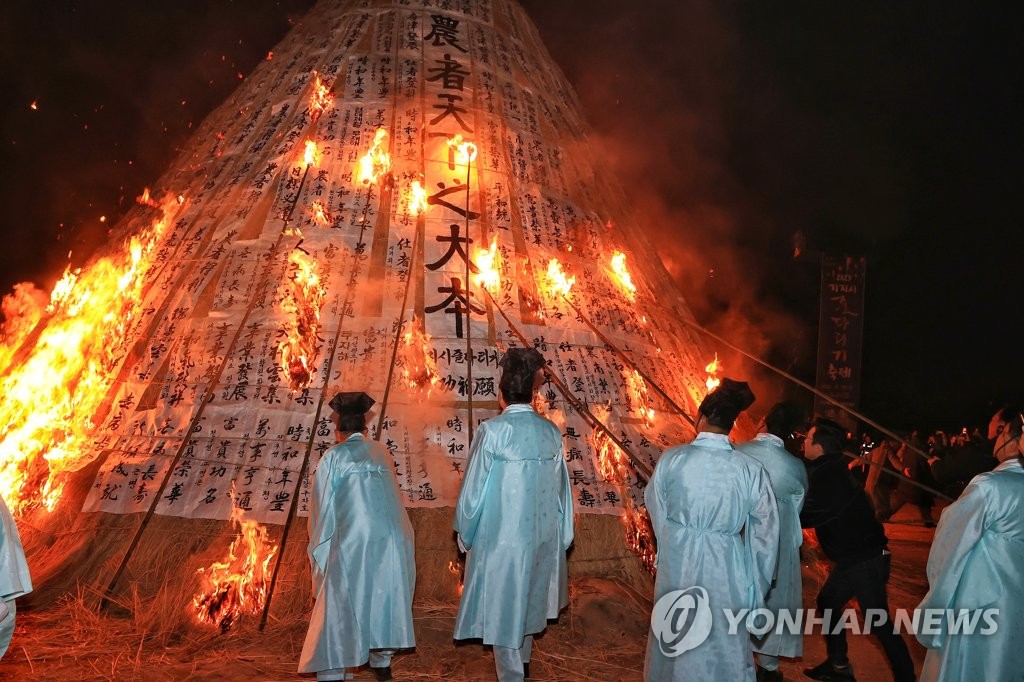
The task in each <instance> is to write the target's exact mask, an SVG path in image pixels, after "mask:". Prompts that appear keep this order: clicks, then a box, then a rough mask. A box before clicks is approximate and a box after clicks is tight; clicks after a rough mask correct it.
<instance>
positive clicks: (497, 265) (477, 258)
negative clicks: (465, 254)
mask: <svg viewBox="0 0 1024 682" xmlns="http://www.w3.org/2000/svg"><path fill="white" fill-rule="evenodd" d="M473 262H474V263H476V266H477V267H478V268H479V269H480V272H479V273H478V274H476V275H474V277H473V282H474V283H475V284H476V285H477V286H482V287H483V288H484V289H487V291H489V292H491V293H492V294H496V293H498V287H500V286H501V272H500V270H501V255H500V254H499V253H498V235H494V238H493V239H491V248H489V249H480V248H478V249H477V250H476V253H475V254H474V256H473Z"/></svg>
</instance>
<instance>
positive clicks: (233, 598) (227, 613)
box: [192, 507, 277, 632]
mask: <svg viewBox="0 0 1024 682" xmlns="http://www.w3.org/2000/svg"><path fill="white" fill-rule="evenodd" d="M231 522H232V523H233V524H234V525H235V527H236V528H238V537H237V538H235V539H234V540H233V541H232V543H231V546H230V547H229V548H228V556H227V558H226V559H225V560H224V561H215V562H213V563H212V564H211V565H210V567H209V568H200V569H199V570H198V571H197V574H198V575H199V576H200V579H201V583H202V585H201V587H200V590H199V594H197V595H195V596H194V597H193V598H192V606H193V613H194V614H195V618H196V620H197V621H198V622H200V623H204V624H207V625H213V626H216V627H219V628H220V629H221V632H227V630H228V629H229V628H230V627H231V625H232V624H233V623H234V622H235V621H236V620H237V619H238V617H239V616H241V615H242V614H247V615H256V614H257V613H259V612H260V611H261V610H262V609H263V606H264V604H266V601H267V587H268V586H269V585H270V570H269V566H270V560H271V559H273V558H274V555H275V554H276V553H277V545H276V544H273V543H272V542H271V541H270V534H269V533H268V532H267V529H266V527H265V526H263V525H261V524H259V523H257V522H256V521H244V520H243V519H242V510H241V508H240V507H234V508H233V509H232V510H231Z"/></svg>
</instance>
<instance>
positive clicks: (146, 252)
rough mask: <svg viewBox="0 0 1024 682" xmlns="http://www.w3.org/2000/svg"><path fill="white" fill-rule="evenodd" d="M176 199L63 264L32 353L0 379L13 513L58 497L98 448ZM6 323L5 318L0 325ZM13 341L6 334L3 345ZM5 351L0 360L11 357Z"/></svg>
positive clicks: (3, 459)
mask: <svg viewBox="0 0 1024 682" xmlns="http://www.w3.org/2000/svg"><path fill="white" fill-rule="evenodd" d="M177 206H178V202H177V201H176V200H175V199H174V197H170V196H169V197H167V198H165V199H164V200H163V201H162V202H161V204H160V216H159V217H158V218H156V219H155V220H154V221H153V222H152V223H151V224H150V225H149V226H148V227H146V228H145V229H143V230H140V231H139V232H138V233H137V234H136V235H134V236H132V237H131V239H130V240H128V241H127V242H125V244H124V249H123V250H122V251H121V252H119V253H115V254H112V255H109V256H105V257H102V258H98V259H97V260H95V261H94V262H93V263H92V264H91V265H89V266H88V268H87V269H85V270H83V271H82V272H80V273H79V272H77V271H75V272H72V271H71V270H70V269H69V270H67V271H65V273H64V277H63V278H62V279H61V281H60V282H58V284H57V286H56V287H54V290H53V293H52V294H51V303H50V307H49V308H48V313H49V315H50V317H49V320H48V321H47V324H46V326H45V328H44V329H42V330H41V331H40V333H39V337H38V339H37V340H36V341H35V343H34V344H33V347H32V350H31V352H29V353H28V354H26V356H25V357H23V358H19V359H18V362H17V364H15V365H11V366H9V369H8V371H7V374H6V375H4V376H3V377H2V378H0V395H3V401H2V402H0V495H2V496H3V497H4V499H5V500H6V501H7V504H8V506H10V507H11V509H12V511H14V512H15V513H16V514H21V513H23V512H24V511H26V510H27V509H29V508H33V507H37V506H43V507H46V508H47V509H51V510H52V509H53V507H54V505H56V503H57V501H58V500H59V498H60V491H61V488H62V486H63V483H62V475H63V474H64V473H65V472H68V471H76V470H78V469H80V468H81V467H83V466H85V465H86V464H88V463H89V462H91V461H93V460H94V459H95V458H96V456H97V455H98V454H99V451H98V449H97V448H96V447H94V446H93V444H92V442H91V439H92V435H93V430H94V429H95V427H96V424H94V423H93V421H92V417H93V415H94V414H95V413H96V412H98V411H99V410H100V408H101V406H102V405H103V404H104V400H105V399H106V397H107V395H108V393H109V390H110V385H111V383H112V381H113V377H115V376H116V374H117V372H116V368H117V367H118V366H120V363H121V361H122V360H123V358H124V356H125V354H126V353H127V352H128V351H127V349H126V348H125V343H126V339H128V338H131V334H130V333H129V330H131V329H132V328H133V327H134V326H135V325H137V324H139V321H140V319H141V316H142V314H143V307H144V296H143V290H144V286H145V284H146V282H147V275H148V274H149V272H150V268H151V267H153V264H154V256H155V254H156V251H157V250H158V249H159V247H160V245H161V243H162V241H161V240H162V237H163V236H164V233H165V231H166V229H167V226H168V225H169V224H171V222H172V221H171V216H172V212H173V211H174V210H175V209H176V208H177ZM5 327H6V325H5ZM9 340H11V337H10V335H8V334H6V333H5V340H4V342H3V345H4V346H7V345H8V341H9ZM13 352H14V349H11V348H5V349H4V350H3V351H0V357H11V354H12V353H13Z"/></svg>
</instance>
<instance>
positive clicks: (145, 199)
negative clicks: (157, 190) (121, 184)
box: [135, 187, 159, 208]
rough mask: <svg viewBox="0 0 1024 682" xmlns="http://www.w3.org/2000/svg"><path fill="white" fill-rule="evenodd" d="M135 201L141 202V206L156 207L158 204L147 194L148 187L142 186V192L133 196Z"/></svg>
mask: <svg viewBox="0 0 1024 682" xmlns="http://www.w3.org/2000/svg"><path fill="white" fill-rule="evenodd" d="M135 201H137V202H138V203H140V204H142V205H143V206H152V207H153V208H158V207H159V204H157V203H156V202H155V201H153V199H152V198H151V197H150V196H149V188H148V187H145V188H143V190H142V194H140V195H139V196H137V197H135Z"/></svg>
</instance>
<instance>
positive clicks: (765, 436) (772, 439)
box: [754, 433, 786, 448]
mask: <svg viewBox="0 0 1024 682" xmlns="http://www.w3.org/2000/svg"><path fill="white" fill-rule="evenodd" d="M754 440H757V441H761V442H762V443H771V444H772V445H777V446H779V447H780V448H784V447H786V444H785V443H783V442H782V439H781V438H779V437H778V436H776V435H775V434H774V433H759V434H757V436H755V437H754Z"/></svg>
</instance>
